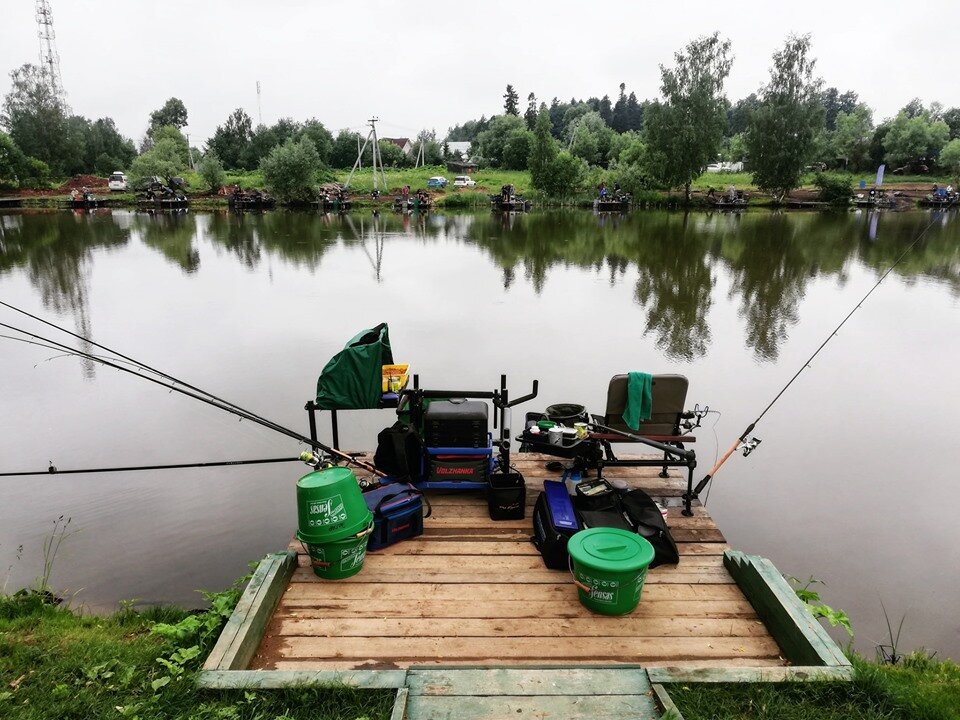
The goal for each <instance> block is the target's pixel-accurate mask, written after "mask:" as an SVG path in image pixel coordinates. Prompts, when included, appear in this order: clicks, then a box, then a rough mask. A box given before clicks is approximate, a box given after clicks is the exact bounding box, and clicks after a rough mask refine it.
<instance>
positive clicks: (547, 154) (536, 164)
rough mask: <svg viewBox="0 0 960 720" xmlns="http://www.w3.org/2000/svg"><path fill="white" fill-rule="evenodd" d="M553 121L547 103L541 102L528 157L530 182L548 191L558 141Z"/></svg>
mask: <svg viewBox="0 0 960 720" xmlns="http://www.w3.org/2000/svg"><path fill="white" fill-rule="evenodd" d="M552 129H553V123H552V122H551V120H550V112H549V111H548V110H547V105H546V103H541V104H540V112H538V113H537V122H536V124H535V125H534V128H533V143H532V145H531V147H530V155H529V157H528V158H527V167H528V168H529V169H530V182H531V183H532V184H533V187H534V188H536V189H537V190H540V191H541V192H546V188H547V184H548V182H549V179H548V176H549V173H550V165H551V164H552V163H553V161H554V159H555V158H556V157H557V152H558V151H557V141H556V140H554V139H553V134H552Z"/></svg>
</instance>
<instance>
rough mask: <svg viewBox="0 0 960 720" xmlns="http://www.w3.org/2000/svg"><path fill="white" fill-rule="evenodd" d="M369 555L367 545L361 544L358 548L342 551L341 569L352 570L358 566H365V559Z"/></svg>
mask: <svg viewBox="0 0 960 720" xmlns="http://www.w3.org/2000/svg"><path fill="white" fill-rule="evenodd" d="M366 554H367V544H366V543H365V542H364V543H360V544H359V545H357V546H356V547H353V548H350V549H348V550H341V551H340V569H341V570H352V569H353V568H355V567H356V566H357V565H361V564H363V558H364V557H365V556H366Z"/></svg>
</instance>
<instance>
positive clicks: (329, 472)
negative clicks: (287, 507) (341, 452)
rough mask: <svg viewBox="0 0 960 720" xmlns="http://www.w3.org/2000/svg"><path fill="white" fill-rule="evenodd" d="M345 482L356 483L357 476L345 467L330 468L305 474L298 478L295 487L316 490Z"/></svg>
mask: <svg viewBox="0 0 960 720" xmlns="http://www.w3.org/2000/svg"><path fill="white" fill-rule="evenodd" d="M345 480H350V481H352V482H356V481H357V476H356V475H354V474H353V470H351V469H350V468H346V467H330V468H324V469H323V470H315V471H314V472H312V473H307V474H306V475H304V476H303V477H302V478H300V480H299V481H298V482H297V485H299V486H300V487H302V488H318V487H324V486H326V485H334V484H336V483H338V482H342V481H345Z"/></svg>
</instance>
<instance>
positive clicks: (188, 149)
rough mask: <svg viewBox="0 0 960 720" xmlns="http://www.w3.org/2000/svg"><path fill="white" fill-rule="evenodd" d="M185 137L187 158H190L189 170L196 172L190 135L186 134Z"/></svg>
mask: <svg viewBox="0 0 960 720" xmlns="http://www.w3.org/2000/svg"><path fill="white" fill-rule="evenodd" d="M186 137H187V156H188V157H189V158H190V169H191V170H193V171H194V172H196V169H197V166H196V165H194V164H193V148H192V147H190V133H186Z"/></svg>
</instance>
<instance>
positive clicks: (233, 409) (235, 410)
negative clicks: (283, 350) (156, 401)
mask: <svg viewBox="0 0 960 720" xmlns="http://www.w3.org/2000/svg"><path fill="white" fill-rule="evenodd" d="M0 327H5V328H8V329H10V330H13V331H14V332H19V333H22V334H24V335H27V336H28V337H32V338H34V339H35V340H40V341H42V342H45V343H49V344H51V345H55V346H56V347H57V348H60V349H63V350H65V351H67V352H70V353H71V354H75V355H78V356H79V357H84V358H87V359H89V360H92V361H94V362H98V363H100V364H102V365H105V366H107V367H112V368H114V369H116V370H120V371H121V372H125V373H128V374H130V375H133V376H135V377H139V378H141V379H143V380H147V381H148V382H152V383H154V384H156V385H159V386H160V387H164V388H167V389H168V390H172V391H174V392H178V393H180V394H181V395H186V396H187V397H191V398H193V399H195V400H199V401H200V402H203V403H206V404H207V405H211V406H213V407H215V408H218V409H220V410H225V411H226V412H229V413H232V414H234V415H237V416H239V417H241V418H244V419H247V420H250V421H252V422H254V423H257V424H258V425H262V426H264V427H267V428H269V429H271V430H274V431H275V432H279V433H281V434H283V435H286V436H288V437H291V438H293V439H295V440H298V441H300V442H302V443H305V444H307V445H309V446H310V447H312V448H315V449H317V450H320V451H321V452H323V453H325V454H328V455H333V456H334V457H338V458H340V459H342V460H344V461H346V462H348V463H351V464H353V465H356V466H357V467H360V468H363V469H364V470H367V471H368V472H372V473H373V474H375V475H376V476H377V477H385V474H384V473H383V472H382V471H380V470H378V469H377V468H375V467H374V466H373V465H370V464H368V463H366V462H363V461H362V460H357V459H356V458H355V457H353V456H352V455H350V454H348V453H345V452H342V451H340V450H335V449H333V448H330V447H327V446H326V445H324V444H323V443H321V442H318V441H316V440H313V439H311V438H308V437H306V436H305V435H301V434H300V433H298V432H296V431H295V430H291V429H289V428H286V427H284V426H282V425H279V424H277V423H275V422H272V421H270V420H267V419H265V418H261V417H260V416H258V415H254V414H252V413H250V412H249V411H247V410H244V409H243V408H240V407H239V406H234V405H233V404H232V403H230V404H227V403H225V401H218V400H214V399H211V397H204V396H203V395H200V394H197V393H194V392H191V391H190V390H185V389H184V388H183V387H178V386H177V385H176V384H169V383H165V382H163V381H161V380H158V379H157V378H152V377H150V376H149V375H144V374H142V373H139V372H137V371H136V370H131V369H130V368H126V367H123V366H122V365H118V364H116V363H114V362H111V361H110V360H105V359H103V358H101V357H99V356H97V355H91V354H90V353H87V352H84V351H82V350H78V349H76V348H71V347H69V346H68V345H64V344H63V343H60V342H57V341H56V340H52V339H50V338H47V337H44V336H42V335H37V334H36V333H32V332H29V331H27V330H23V329H22V328H18V327H15V326H13V325H8V324H7V323H2V322H0ZM71 334H72V333H71ZM133 362H134V363H135V364H139V363H136V361H133ZM200 392H203V391H200Z"/></svg>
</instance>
